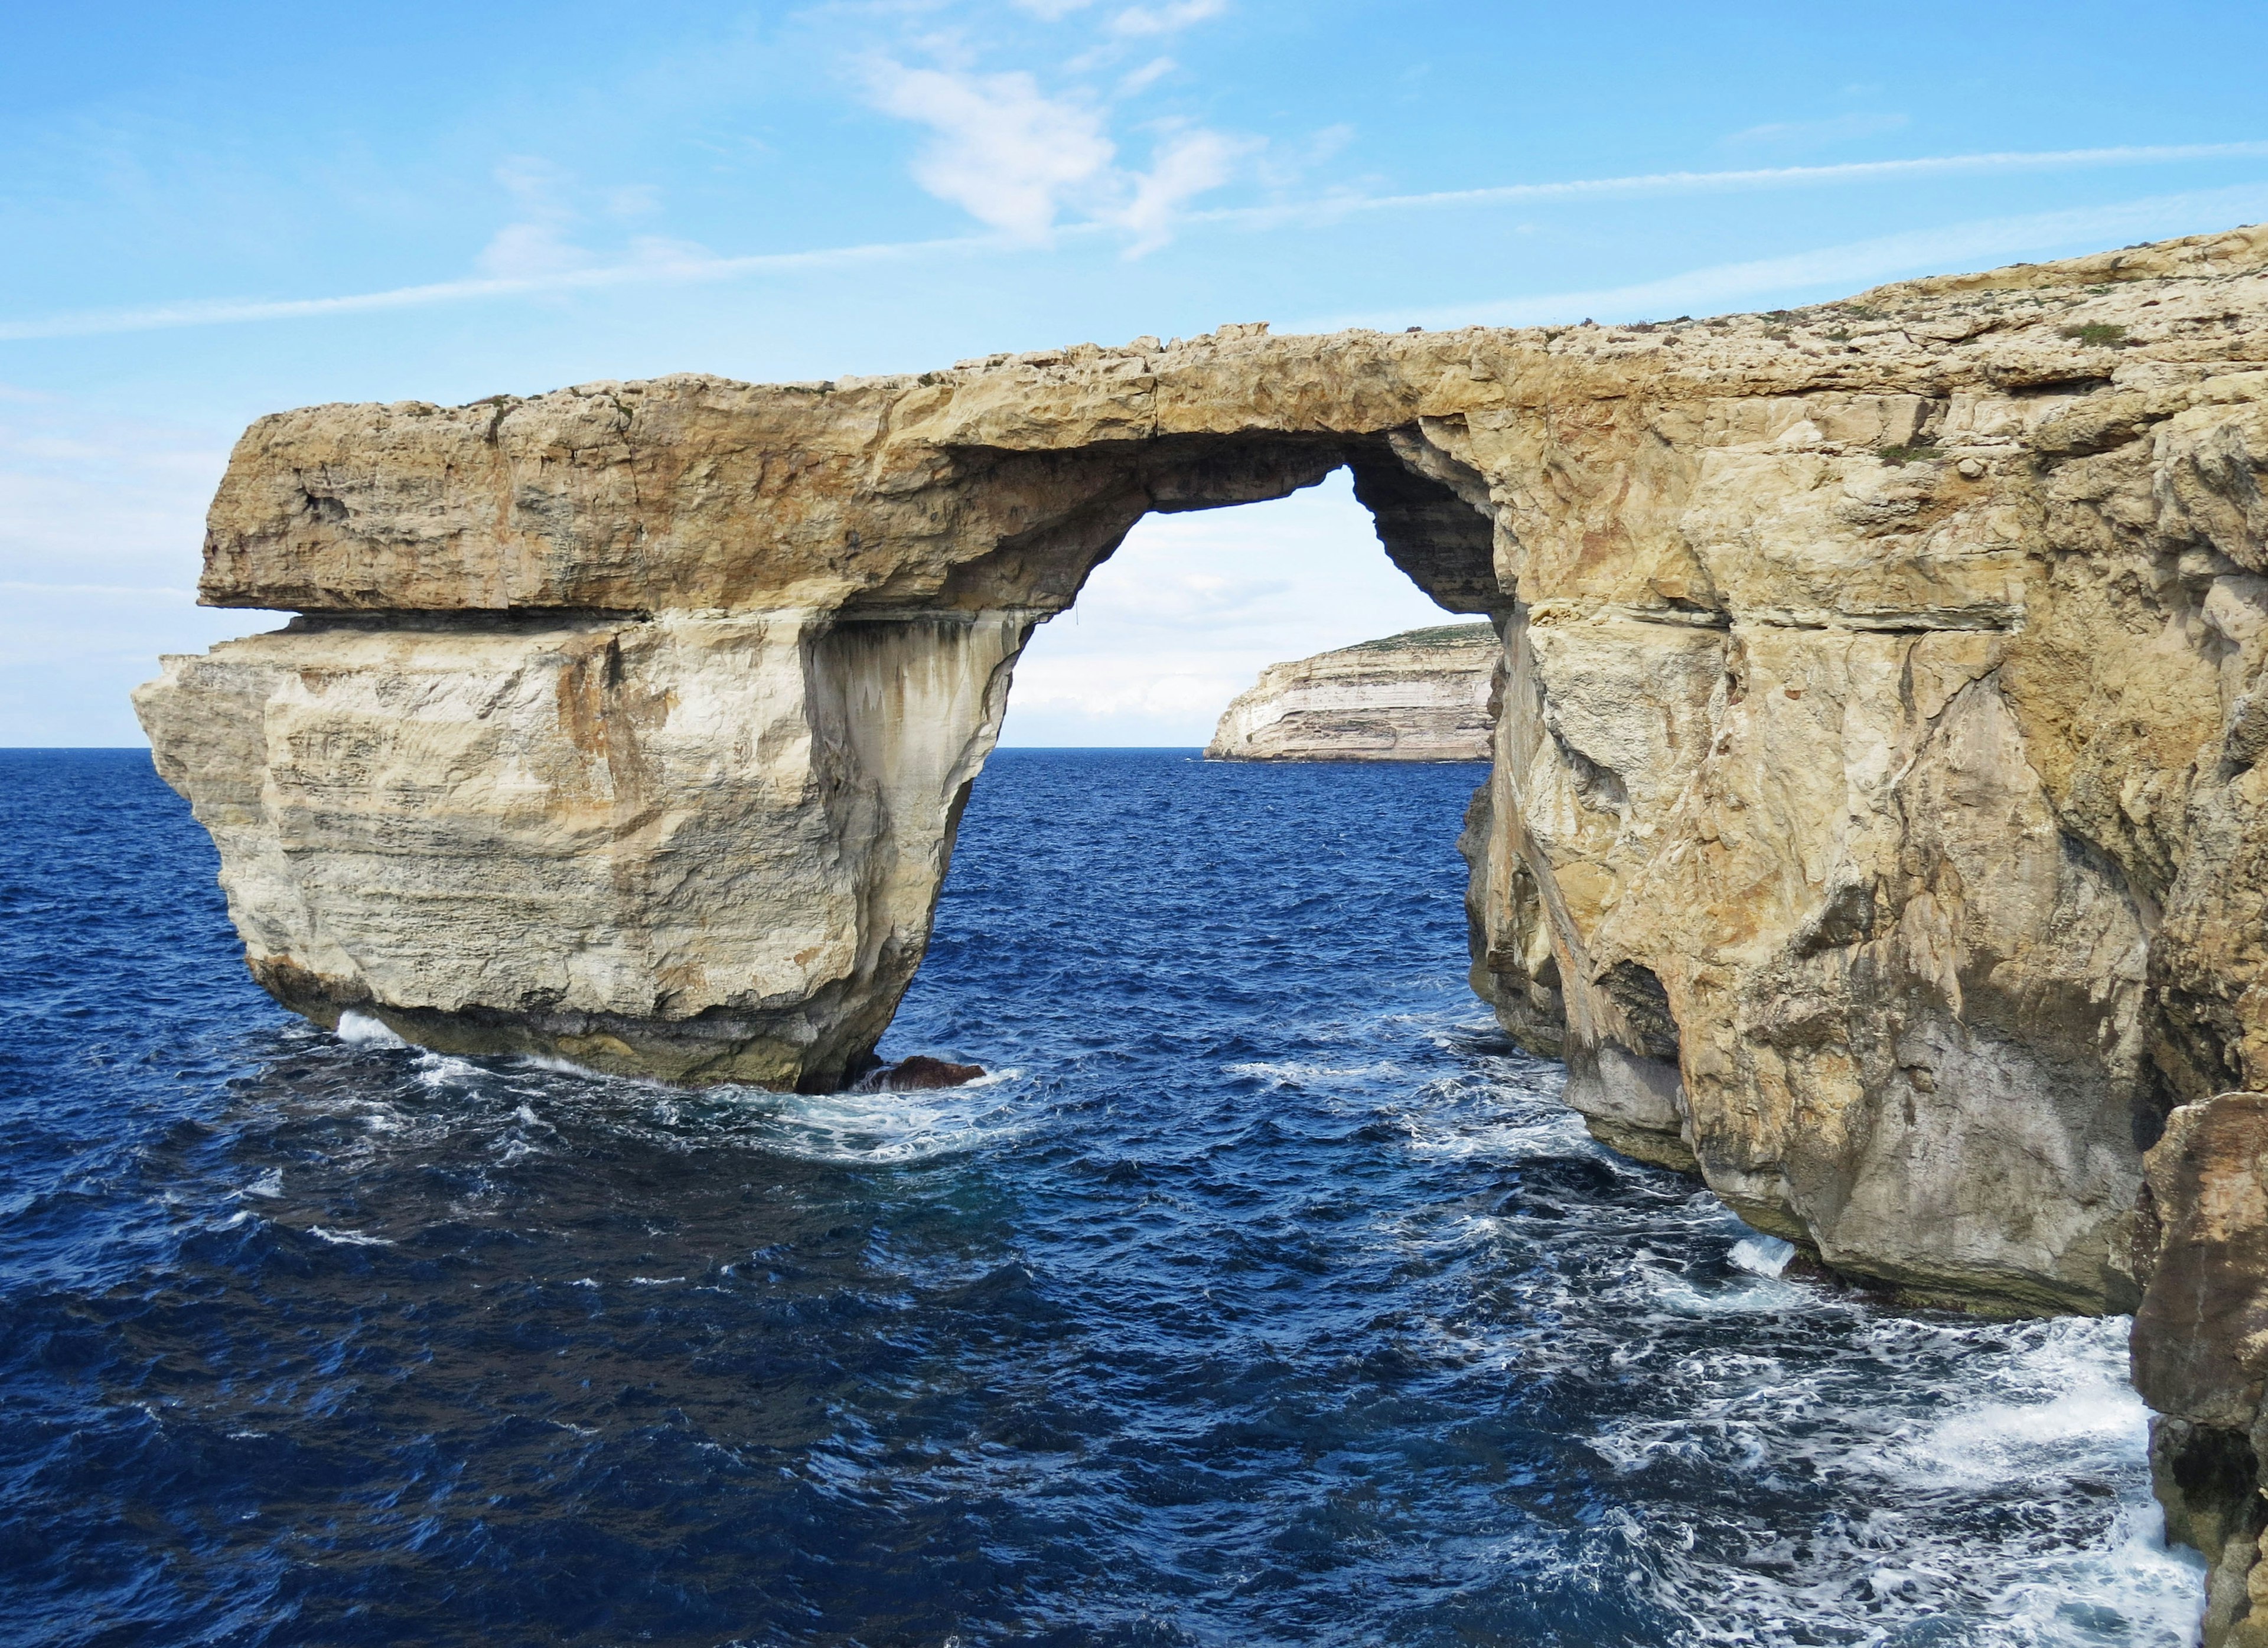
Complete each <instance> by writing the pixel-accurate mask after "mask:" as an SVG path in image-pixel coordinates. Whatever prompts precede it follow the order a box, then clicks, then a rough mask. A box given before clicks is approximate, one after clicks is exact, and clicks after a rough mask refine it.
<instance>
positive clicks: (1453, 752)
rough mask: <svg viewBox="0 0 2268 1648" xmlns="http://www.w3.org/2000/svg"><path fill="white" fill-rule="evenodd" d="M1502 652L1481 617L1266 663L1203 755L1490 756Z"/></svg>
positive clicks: (1306, 758) (1397, 758)
mask: <svg viewBox="0 0 2268 1648" xmlns="http://www.w3.org/2000/svg"><path fill="white" fill-rule="evenodd" d="M1501 651H1502V649H1501V648H1499V646H1498V644H1497V637H1496V631H1495V630H1494V629H1492V628H1491V627H1490V626H1489V625H1487V624H1484V623H1474V624H1444V625H1441V626H1440V627H1439V628H1436V629H1410V630H1405V631H1403V633H1402V634H1400V635H1392V636H1386V637H1385V638H1384V639H1382V640H1378V641H1365V642H1363V643H1362V644H1359V645H1358V646H1351V647H1341V648H1340V649H1339V650H1338V651H1336V652H1319V653H1317V654H1316V655H1315V656H1314V658H1297V659H1294V660H1293V661H1292V662H1291V663H1289V664H1271V665H1270V666H1268V667H1267V668H1266V669H1264V670H1263V671H1261V672H1260V681H1259V683H1258V684H1257V685H1256V686H1255V687H1253V688H1251V689H1250V690H1249V691H1248V692H1245V693H1242V694H1241V695H1239V696H1238V697H1237V698H1236V699H1235V700H1234V702H1233V703H1230V705H1229V706H1228V708H1227V709H1226V710H1223V711H1222V712H1221V717H1220V725H1219V726H1217V727H1215V728H1214V729H1213V734H1212V742H1211V744H1209V745H1207V746H1206V747H1205V759H1206V760H1208V761H1486V760H1487V759H1488V758H1489V732H1490V728H1491V725H1493V717H1491V715H1490V714H1489V682H1490V679H1491V675H1492V674H1493V673H1494V671H1495V668H1496V662H1497V658H1499V655H1500V653H1501Z"/></svg>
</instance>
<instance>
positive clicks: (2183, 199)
mask: <svg viewBox="0 0 2268 1648" xmlns="http://www.w3.org/2000/svg"><path fill="white" fill-rule="evenodd" d="M2264 217H2268V184H2247V185H2242V186H2240V187H2237V188H2225V189H2206V190H2198V191H2195V192H2191V193H2187V194H2180V195H2154V196H2151V197H2149V198H2147V199H2144V200H2136V201H2124V202H2119V203H2117V204H2116V205H2110V206H2086V207H2078V208H2074V209H2073V210H2067V211H2056V212H2034V213H2029V214H2026V215H2023V216H2020V217H1988V218H1980V219H1978V220H1977V221H1974V222H1970V223H1962V224H1947V225H1945V226H1943V227H1941V228H1933V229H1917V230H1912V231H1909V232H1905V233H1903V234H1894V235H1881V236H1877V237H1875V238H1874V239H1867V240H1853V241H1850V242H1847V243H1845V244H1843V245H1840V246H1820V247H1817V248H1815V249H1814V250H1811V251H1808V252H1799V253H1795V254H1791V255H1789V256H1786V257H1777V258H1760V259H1757V260H1756V261H1750V262H1743V263H1720V264H1715V265H1712V266H1711V267H1709V268H1706V269H1689V270H1686V271H1684V272H1683V273H1682V274H1677V275H1671V276H1665V277H1663V278H1662V279H1660V280H1653V281H1641V282H1637V283H1632V284H1630V285H1626V286H1607V287H1598V288H1594V289H1592V290H1590V291H1570V292H1545V293H1538V294H1536V295H1535V296H1533V297H1521V298H1496V299H1488V300H1483V301H1478V302H1475V303H1470V304H1462V305H1442V306H1437V307H1432V308H1426V309H1420V310H1413V311H1410V312H1409V313H1394V314H1386V313H1370V314H1362V315H1343V316H1334V317H1329V318H1325V319H1320V320H1314V321H1313V322H1294V323H1292V324H1293V325H1294V326H1296V327H1299V328H1300V329H1302V330H1307V329H1313V330H1319V331H1329V330H1336V329H1337V328H1340V327H1350V326H1377V327H1400V326H1405V325H1419V326H1430V327H1448V326H1543V325H1548V324H1550V323H1553V322H1557V321H1568V320H1581V319H1585V318H1604V319H1609V320H1617V319H1627V320H1640V319H1647V318H1658V317H1660V316H1662V315H1666V314H1670V313H1692V314H1699V313H1708V312H1710V311H1711V310H1712V308H1719V307H1722V306H1727V305H1761V304H1763V303H1765V302H1768V301H1770V300H1771V299H1772V298H1779V297H1785V296H1790V295H1793V294H1796V293H1801V292H1810V291H1820V290H1823V289H1825V290H1830V291H1838V292H1839V291H1853V290H1856V289H1858V288H1859V287H1862V286H1870V285H1878V284H1880V283H1882V282H1885V281H1891V280H1897V279H1900V278H1902V277H1905V276H1914V275H1921V274H1935V273H1938V272H1940V271H1941V270H1945V269H1977V268H1983V267H1989V266H1990V265H1992V264H1993V263H1996V262H1998V261H2002V260H2006V259H2011V258H2015V257H2020V256H2021V255H2023V254H2028V253H2052V252H2056V251H2058V250H2063V249H2069V248H2077V247H2088V246H2102V245H2104V244H2106V243H2114V244H2115V243H2117V242H2120V241H2124V240H2127V239H2161V238H2163V237H2166V236H2169V235H2175V234H2180V233H2185V232H2191V231H2193V230H2194V229H2195V228H2196V226H2197V225H2198V224H2200V223H2207V224H2211V223H2220V224H2237V223H2243V222H2251V221H2258V220H2260V219H2262V218H2264Z"/></svg>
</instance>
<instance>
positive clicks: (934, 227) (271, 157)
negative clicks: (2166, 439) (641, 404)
mask: <svg viewBox="0 0 2268 1648" xmlns="http://www.w3.org/2000/svg"><path fill="white" fill-rule="evenodd" d="M2264 47H2268V8H2263V7H2261V6H2259V5H2258V4H2257V0H2255V3H2254V4H2178V3H2173V4H2157V5H2154V6H2152V7H2149V8H2147V9H2144V8H2136V7H2134V6H2132V4H2121V5H2117V6H2112V5H2108V4H2086V3H2078V4H2060V5H2057V6H2053V7H2048V6H2040V5H2016V4H1991V3H1990V0H1985V3H1981V4H1972V5H1969V6H1966V7H1961V8H1928V9H1923V10H1915V9H1911V8H1909V9H1903V10H1899V9H1892V10H1884V9H1881V8H1854V7H1837V8H1823V7H1820V6H1817V5H1816V4H1804V5H1778V4H1770V5H1766V4H1752V5H1730V4H1727V5H1718V6H1714V7H1697V6H1693V5H1690V4H1684V5H1676V6H1669V5H1651V4H1624V5H1621V6H1612V7H1570V6H1564V5H1563V6H1551V7H1546V6H1542V5H1531V4H1494V5H1484V4H1422V3H1418V0H1403V3H1402V4H1371V3H1368V0H1300V3H1298V4H1293V3H1292V0H1085V3H1083V4H1082V3H1079V0H1021V3H1020V4H1018V3H1015V0H998V3H996V4H949V3H946V0H936V3H933V4H815V5H781V6H747V5H734V4H702V3H698V0H644V4H637V5H624V4H621V0H607V3H606V4H591V3H586V0H547V4H541V5H536V4H518V3H516V0H488V3H487V4H482V5H481V6H478V7H468V6H465V5H463V4H421V3H419V0H395V3H394V4H389V5H388V6H386V7H383V8H378V7H372V8H367V9H366V10H365V11H363V12H360V13H356V12H348V11H315V10H311V9H309V8H306V7H305V6H289V7H287V6H284V5H281V4H251V3H248V0H208V3H207V4H200V5H198V6H195V7H189V6H182V5H180V4H137V3H136V0H118V3H114V4H104V5H102V6H99V7H94V6H86V7H63V6H44V7H20V8H18V9H17V11H15V13H14V14H13V15H11V21H10V30H9V44H8V49H7V51H6V53H5V54H4V55H0V235H4V236H5V238H6V243H7V244H8V246H10V247H11V256H9V257H8V258H6V259H4V260H0V743H9V744H120V743H131V742H135V741H138V734H137V733H136V730H135V728H134V726H133V723H132V720H131V717H130V714H129V711H128V710H127V708H126V705H125V702H124V693H125V690H126V689H127V688H129V687H130V686H131V685H132V684H133V683H134V682H135V681H139V680H142V679H144V678H145V677H146V676H148V675H149V674H150V673H152V669H153V660H154V658H155V655H156V654H157V653H158V652H159V651H182V650H192V649H195V648H197V647H200V646H203V645H204V644H208V643H209V642H210V641H212V640H215V639H217V638H220V637H222V636H228V635H233V634H241V633H247V632H248V631H250V630H252V629H259V628H264V627H267V625H268V623H269V622H270V621H269V620H266V619H262V618H260V617H258V616H256V615H254V614H229V613H210V612H203V611H200V610H198V609H197V608H195V607H194V606H193V605H192V604H191V602H190V600H189V596H188V589H189V587H190V585H192V584H193V582H194V579H195V568H196V552H197V543H198V537H199V532H200V523H201V517H202V514H203V505H204V502H205V500H206V498H207V497H209V496H210V490H211V487H212V485H213V482H214V481H215V480H216V478H217V475H218V473H219V469H220V467H221V465H222V463H223V462H224V461H225V456H226V452H227V447H228V445H229V443H230V441H231V440H232V438H234V436H235V434H236V432H237V431H238V430H239V429H240V428H241V427H242V426H243V425H244V424H245V423H247V422H248V421H249V420H250V419H251V418H253V417H254V416H257V415H259V414H260V413H261V412H264V411H269V410H272V409H275V408H281V407H287V406H296V405H305V404H308V403H312V402H317V401H360V400H392V399H401V398H411V397H415V398H420V399H428V400H435V401H470V400H474V399H477V398H479V397H482V396H484V395H490V394H497V393H498V392H500V391H512V392H517V393H529V392H535V391H540V390H542V389H546V388H550V387H554V386H558V385H561V384H565V383H573V382H579V381H585V380H588V379H599V378H630V377H643V376H651V375H653V374H656V373H659V372H674V371H683V370H702V371H710V372H722V373H725V374H729V375H733V376H737V377H742V378H748V379H793V378H811V377H828V376H834V375H838V374H843V373H850V372H887V371H897V370H917V369H920V368H923V367H926V366H932V365H935V364H941V363H946V362H950V361H952V360H954V359H956V358H959V357H966V356H969V355H975V354H980V353H983V352H987V351H990V350H992V349H1027V348H1040V347H1045V346H1049V345H1052V344H1058V343H1064V342H1072V341H1076V340H1080V339H1097V340H1102V341H1114V342H1115V341H1123V340H1124V339H1127V338H1130V337H1134V336H1137V335H1141V334H1144V333H1155V334H1157V335H1161V336H1171V335H1176V334H1188V333H1194V332H1198V331H1204V330H1206V329H1208V328H1210V327H1212V326H1214V325H1216V324H1218V323H1219V322H1221V321H1224V320H1268V321H1270V322H1271V323H1273V324H1274V326H1275V327H1276V328H1277V329H1278V331H1288V330H1314V329H1328V328H1331V327H1340V326H1345V325H1357V324H1359V325H1374V326H1381V327H1399V326H1404V325H1419V324H1422V325H1428V326H1433V325H1451V324H1462V323H1465V322H1468V321H1474V320H1481V321H1503V322H1507V323H1514V322H1525V321H1532V320H1580V319H1581V318H1583V317H1584V316H1585V315H1594V316H1596V317H1597V318H1598V319H1601V320H1611V319H1616V318H1624V319H1635V318H1640V317H1644V316H1648V315H1671V314H1678V313H1694V314H1705V313H1713V312H1718V311H1723V310H1728V309H1742V308H1754V307H1758V306H1772V305H1785V304H1790V303H1794V302H1800V301H1805V300H1809V299H1814V298H1825V297H1830V296H1834V295H1837V294H1838V293H1841V292H1845V291H1853V290H1856V289H1858V288H1859V287H1862V286H1865V285H1867V284H1869V283H1874V282H1876V281H1881V280H1886V279H1892V278H1896V277H1897V276H1904V275H1910V274H1916V273H1922V272H1926V271H1929V270H1933V269H1955V268H1979V267H1985V266H1989V265H1992V264H1995V263H2000V262H2007V261H2013V260H2015V259H2020V258H2043V257H2051V256H2056V255H2059V254H2067V253H2073V252H2080V251H2085V250H2089V249H2092V248H2095V247H2097V246H2113V245H2121V244H2124V243H2127V242H2131V241H2135V240H2140V239H2155V238H2158V237H2161V236H2165V235H2172V234H2181V233H2189V232H2198V231H2205V230H2213V229H2220V228H2225V227H2228V226H2229V225H2230V224H2237V223H2242V222H2250V221H2257V220H2259V219H2261V218H2264V217H2268V98H2264V97H2263V96H2262V94H2261V92H2260V89H2259V65H2260V64H2261V63H2262V62H2263V61H2264V60H2268V53H2264ZM1430 615H1431V609H1430V608H1429V607H1426V606H1425V604H1424V602H1423V601H1422V600H1420V599H1418V597H1416V595H1415V594H1414V592H1411V591H1410V590H1409V589H1408V587H1407V586H1406V585H1401V584H1400V583H1399V582H1398V581H1397V579H1396V578H1395V575H1394V574H1393V573H1392V571H1391V569H1390V568H1388V567H1387V566H1386V564H1385V563H1384V560H1383V557H1382V556H1380V555H1377V553H1376V551H1375V549H1374V548H1370V547H1369V546H1368V544H1367V527H1366V524H1365V523H1364V522H1363V520H1362V519H1361V517H1360V514H1359V510H1358V509H1357V508H1356V506H1355V505H1354V504H1352V502H1351V498H1349V497H1347V496H1346V493H1345V489H1344V485H1343V484H1334V485H1331V486H1327V487H1326V488H1324V489H1320V490H1319V491H1318V492H1317V493H1314V494H1309V495H1304V496H1303V497H1300V498H1298V499H1294V500H1290V501H1287V502H1285V503H1284V504H1273V505H1266V506H1258V507H1255V508H1252V509H1248V510H1243V511H1230V512H1225V513H1222V514H1219V515H1213V516H1206V517H1201V518H1182V519H1175V520H1160V521H1153V522H1149V523H1145V525H1144V526H1142V527H1140V528H1138V529H1137V533H1136V535H1135V537H1134V538H1133V539H1132V540H1130V541H1129V543H1128V545H1127V547H1126V548H1124V549H1123V550H1122V551H1121V552H1120V555H1119V556H1118V558H1117V559H1116V560H1115V561H1114V562H1113V563H1110V564H1109V565H1108V567H1106V568H1105V569H1104V572H1103V573H1102V574H1099V575H1098V578H1097V581H1096V583H1095V585H1094V586H1093V587H1092V589H1091V590H1090V592H1089V595H1088V598H1087V599H1086V600H1083V601H1082V603H1081V605H1080V607H1079V608H1078V609H1077V614H1076V618H1075V619H1073V618H1070V617H1067V618H1065V619H1063V620H1059V621H1057V622H1056V623H1054V624H1052V625H1050V626H1049V627H1048V628H1047V629H1045V630H1043V631H1042V634H1041V636H1040V638H1039V640H1038V641H1037V642H1035V647H1034V650H1033V652H1032V654H1031V656H1030V658H1029V661H1028V663H1027V666H1026V670H1025V672H1024V673H1023V674H1022V675H1021V676H1020V685H1019V690H1018V693H1017V695H1016V698H1015V703H1014V707H1013V710H1012V712H1011V723H1010V732H1009V736H1010V739H1011V740H1012V741H1022V742H1066V741H1068V742H1108V743H1122V742H1123V743H1186V742H1196V741H1199V740H1200V739H1202V736H1203V733H1204V728H1205V727H1206V726H1207V725H1209V724H1210V721H1211V715H1212V713H1213V712H1215V711H1216V710H1218V708H1219V703H1221V702H1225V701H1226V697H1227V695H1229V693H1230V692H1232V691H1233V690H1234V689H1235V688H1237V687H1238V686H1239V685H1241V684H1242V682H1243V681H1248V679H1249V676H1250V674H1251V673H1252V672H1253V671H1254V670H1256V669H1257V668H1258V666H1260V664H1262V663H1264V662H1267V661H1269V660H1270V658H1279V657H1285V656H1292V655H1296V654H1298V653H1300V652H1304V651H1314V650H1316V649H1317V648H1320V647H1322V646H1327V645H1333V644H1344V643H1346V642H1351V641H1353V640H1358V639H1361V638H1363V637H1364V636H1367V635H1371V634H1375V633H1378V632H1379V631H1380V630H1381V629H1392V628H1398V627H1403V626H1404V625H1405V624H1412V623H1418V622H1427V621H1428V618H1429V616H1430Z"/></svg>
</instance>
